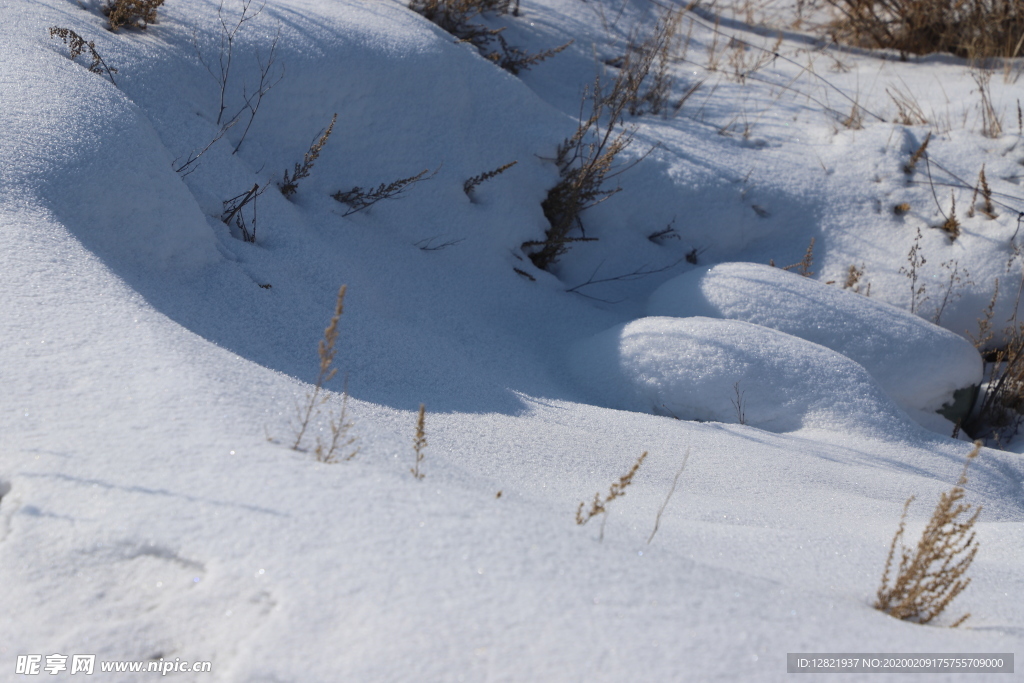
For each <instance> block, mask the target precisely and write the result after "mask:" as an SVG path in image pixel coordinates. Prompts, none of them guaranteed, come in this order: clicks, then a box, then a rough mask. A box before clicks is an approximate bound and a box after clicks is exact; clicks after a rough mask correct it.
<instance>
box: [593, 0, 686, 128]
mask: <svg viewBox="0 0 1024 683" xmlns="http://www.w3.org/2000/svg"><path fill="white" fill-rule="evenodd" d="M684 12H685V10H684V9H667V10H665V12H664V13H662V15H661V16H659V17H658V21H657V22H656V23H655V25H654V29H653V30H652V31H650V32H649V33H648V34H647V35H646V36H644V35H643V33H642V32H641V31H640V30H639V29H634V30H633V31H632V33H630V36H629V41H628V43H627V45H626V54H625V55H623V56H622V57H621V58H620V59H618V60H615V61H614V62H613V63H612V64H611V65H612V66H615V67H617V68H618V69H619V70H620V73H621V78H623V79H624V80H625V87H626V90H627V92H629V93H631V97H630V101H629V113H630V114H631V115H633V116H640V115H641V114H645V113H651V114H660V113H662V112H663V111H664V110H666V109H667V108H668V106H669V105H668V99H669V95H670V94H671V92H672V85H673V79H672V77H671V76H670V75H669V73H668V68H669V65H670V64H671V57H672V51H673V48H674V46H675V44H676V42H677V34H678V32H679V24H680V23H681V22H682V19H683V14H684ZM645 85H646V87H644V86H645Z"/></svg>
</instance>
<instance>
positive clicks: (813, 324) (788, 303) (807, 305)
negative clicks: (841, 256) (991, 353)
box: [647, 263, 982, 413]
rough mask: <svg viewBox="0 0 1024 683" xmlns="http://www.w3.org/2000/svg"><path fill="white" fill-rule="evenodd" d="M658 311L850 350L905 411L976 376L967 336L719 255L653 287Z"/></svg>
mask: <svg viewBox="0 0 1024 683" xmlns="http://www.w3.org/2000/svg"><path fill="white" fill-rule="evenodd" d="M647 311H648V313H649V314H650V315H658V316H678V317H689V316H707V317H712V318H727V319H730V320H742V321H745V322H748V323H754V324H756V325H761V326H763V327H770V328H772V329H775V330H779V331H780V332H785V333H786V334H790V335H793V336H794V337H800V338H801V339H806V340H807V341H810V342H814V343H815V344H820V345H821V346H824V347H826V348H829V349H832V350H833V351H836V352H838V353H841V354H842V355H844V356H846V357H847V358H850V359H852V360H854V361H856V362H857V363H859V364H860V365H862V366H864V368H865V369H867V371H868V372H869V373H871V375H872V376H873V377H874V378H875V380H877V381H878V383H879V384H880V385H881V386H882V387H883V388H884V389H885V391H886V392H887V393H888V394H889V396H891V397H892V398H893V399H894V400H895V401H896V402H897V403H898V404H899V405H900V406H901V407H903V408H904V409H905V410H907V411H908V412H911V413H913V412H915V411H931V412H934V411H936V410H939V409H941V408H942V406H943V405H944V404H949V403H951V402H952V401H953V393H954V392H955V391H956V390H958V389H963V388H967V387H972V386H976V385H978V384H979V383H980V382H981V374H982V362H981V356H980V355H979V354H978V352H977V350H976V349H975V348H974V347H973V346H972V345H971V344H970V343H969V342H967V340H965V339H964V338H962V337H960V336H958V335H956V334H954V333H953V332H950V331H949V330H945V329H943V328H941V327H938V326H937V325H933V324H931V323H929V322H928V321H926V320H923V319H921V318H919V317H917V316H916V315H914V314H912V313H909V312H907V311H904V310H902V309H899V308H896V307H894V306H890V305H889V304H885V303H882V302H880V301H875V300H873V299H869V298H868V297H865V296H860V295H856V294H853V293H852V292H846V291H843V290H842V289H839V288H838V287H835V286H829V285H826V284H824V283H821V282H818V281H817V280H812V279H810V278H806V277H802V276H800V275H796V274H794V273H790V272H787V271H784V270H782V269H780V268H772V267H771V266H765V265H759V264H755V263H721V264H719V265H716V266H712V267H710V268H701V269H698V270H694V271H690V272H688V273H685V274H683V275H680V276H678V277H676V278H673V279H672V280H669V281H668V282H666V283H665V284H663V285H662V286H661V287H659V288H658V289H657V290H655V292H654V293H653V294H652V295H651V297H650V300H649V301H648V306H647Z"/></svg>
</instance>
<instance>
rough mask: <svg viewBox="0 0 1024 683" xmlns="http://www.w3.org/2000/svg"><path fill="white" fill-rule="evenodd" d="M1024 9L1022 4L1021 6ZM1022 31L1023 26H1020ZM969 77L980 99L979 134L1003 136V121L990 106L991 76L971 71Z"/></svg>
mask: <svg viewBox="0 0 1024 683" xmlns="http://www.w3.org/2000/svg"><path fill="white" fill-rule="evenodd" d="M1021 7H1022V8H1024V3H1022V5H1021ZM1022 30H1024V25H1022ZM1021 40H1024V34H1022V35H1021ZM971 76H972V77H973V78H974V82H975V83H977V84H978V95H979V96H980V97H981V103H980V104H979V107H980V108H981V134H982V135H984V136H985V137H987V138H998V137H1000V136H1001V135H1002V134H1003V121H1002V119H1001V118H1000V116H999V114H998V113H997V112H996V109H995V107H993V106H992V92H991V91H990V90H989V81H990V80H992V74H991V73H989V72H988V71H984V70H982V69H974V70H972V71H971Z"/></svg>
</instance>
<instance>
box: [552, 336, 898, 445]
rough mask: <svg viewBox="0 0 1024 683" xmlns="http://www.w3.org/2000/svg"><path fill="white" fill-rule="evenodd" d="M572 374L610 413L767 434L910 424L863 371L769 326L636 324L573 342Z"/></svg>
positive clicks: (890, 429)
mask: <svg viewBox="0 0 1024 683" xmlns="http://www.w3.org/2000/svg"><path fill="white" fill-rule="evenodd" d="M570 365H571V367H572V370H573V372H574V373H575V374H576V375H577V376H578V377H579V378H580V379H581V380H582V382H583V383H584V384H585V385H587V386H589V387H590V388H591V389H592V390H593V392H594V394H595V396H594V398H596V399H597V400H599V401H601V402H602V403H604V404H605V405H608V406H609V407H613V408H621V409H624V410H633V411H638V412H654V413H656V414H659V415H670V416H673V417H677V418H679V419H681V420H707V421H715V422H733V423H735V422H740V421H741V420H740V416H739V412H740V409H738V408H737V405H736V403H737V392H738V393H739V397H740V398H739V401H738V402H739V404H740V408H741V409H742V412H743V420H742V422H743V423H744V424H748V425H751V426H754V427H758V428H761V429H765V430H769V431H773V432H791V431H795V430H798V429H804V428H812V429H827V430H830V431H852V432H865V431H872V432H874V431H876V429H878V428H880V429H881V430H882V432H884V433H888V434H890V435H892V434H895V433H898V432H902V431H904V430H905V428H906V425H907V424H909V422H908V420H907V419H906V415H905V414H904V413H903V412H902V411H901V410H900V409H899V408H898V407H897V406H896V405H895V404H894V403H893V402H892V400H891V399H890V398H889V396H887V395H886V393H885V392H884V391H883V390H882V388H881V387H879V386H878V383H877V382H875V380H874V379H872V377H871V375H869V374H868V372H867V371H866V370H865V369H864V368H863V367H861V366H860V365H858V364H857V363H855V362H854V361H852V360H850V359H849V358H847V357H845V356H842V355H840V354H838V353H836V352H835V351H832V350H830V349H827V348H825V347H823V346H819V345H818V344H813V343H811V342H808V341H805V340H803V339H800V338H799V337H794V336H791V335H788V334H785V333H782V332H778V331H776V330H772V329H769V328H767V327H761V326H759V325H753V324H751V323H746V322H741V321H735V320H716V319H713V318H703V317H695V318H685V319H680V318H668V317H651V318H641V319H639V320H634V321H633V322H630V323H626V324H624V325H618V326H616V327H613V328H611V329H609V330H606V331H604V332H601V333H600V334H597V335H595V336H594V337H591V338H590V339H587V340H585V341H583V342H580V343H578V344H577V345H576V346H575V347H574V348H573V349H572V353H571V360H570Z"/></svg>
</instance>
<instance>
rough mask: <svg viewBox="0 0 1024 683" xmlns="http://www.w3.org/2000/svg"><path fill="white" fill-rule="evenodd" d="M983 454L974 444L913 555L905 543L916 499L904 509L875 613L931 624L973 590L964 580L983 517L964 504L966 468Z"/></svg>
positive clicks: (964, 616)
mask: <svg viewBox="0 0 1024 683" xmlns="http://www.w3.org/2000/svg"><path fill="white" fill-rule="evenodd" d="M980 451H981V442H980V441H976V442H975V443H974V447H973V448H972V449H971V452H970V453H968V455H967V462H965V463H964V469H963V472H961V473H960V478H959V479H958V480H957V482H956V485H955V486H954V487H953V488H952V489H951V490H949V491H947V492H945V493H943V494H942V495H941V496H939V502H938V504H937V505H936V506H935V511H934V512H933V513H932V517H931V519H930V520H929V521H928V525H927V526H926V527H925V529H924V532H923V533H922V534H921V540H920V541H918V543H917V548H916V549H915V550H913V551H911V550H910V549H909V548H907V547H906V546H905V545H903V543H902V540H903V533H904V529H905V525H906V517H907V510H908V509H909V508H910V504H911V503H912V502H913V501H914V498H913V496H912V497H910V498H909V499H908V500H907V502H906V503H905V504H904V506H903V516H902V517H901V518H900V526H899V529H897V531H896V534H895V535H894V536H893V538H892V544H891V545H890V547H889V555H888V556H887V557H886V560H885V570H884V571H883V572H882V584H881V586H880V587H879V589H878V594H877V600H876V601H875V609H878V610H881V611H883V612H885V613H887V614H889V615H891V616H894V617H896V618H897V619H903V620H905V621H912V622H915V623H918V624H927V623H928V622H930V621H932V620H933V619H935V618H936V617H937V616H939V615H940V614H941V613H942V612H943V610H945V609H946V607H947V606H949V603H950V602H952V601H953V599H954V598H956V596H958V595H959V594H960V593H961V592H962V591H963V590H964V589H965V588H967V586H968V585H969V584H970V582H971V580H970V579H969V578H964V574H965V573H966V572H967V569H968V568H969V567H970V566H971V562H973V561H974V556H975V555H976V554H977V552H978V546H977V545H976V544H975V543H974V531H973V530H972V529H973V527H974V523H975V522H976V521H977V520H978V515H979V514H981V507H978V508H977V509H975V510H974V512H973V514H972V513H971V508H972V506H971V504H970V503H964V502H962V501H963V498H964V488H963V487H964V485H965V484H966V483H967V466H968V465H969V464H970V462H971V460H973V459H974V458H976V457H977V456H978V453H979V452H980ZM897 544H899V545H900V561H899V566H898V567H896V569H895V575H894V576H892V578H891V582H890V574H892V572H893V560H894V559H895V556H896V546H897ZM969 616H970V615H969V614H965V615H963V616H962V617H960V618H959V619H957V620H956V621H955V622H953V624H951V627H956V626H959V625H960V624H962V623H963V622H964V620H966V619H967V618H968V617H969Z"/></svg>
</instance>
